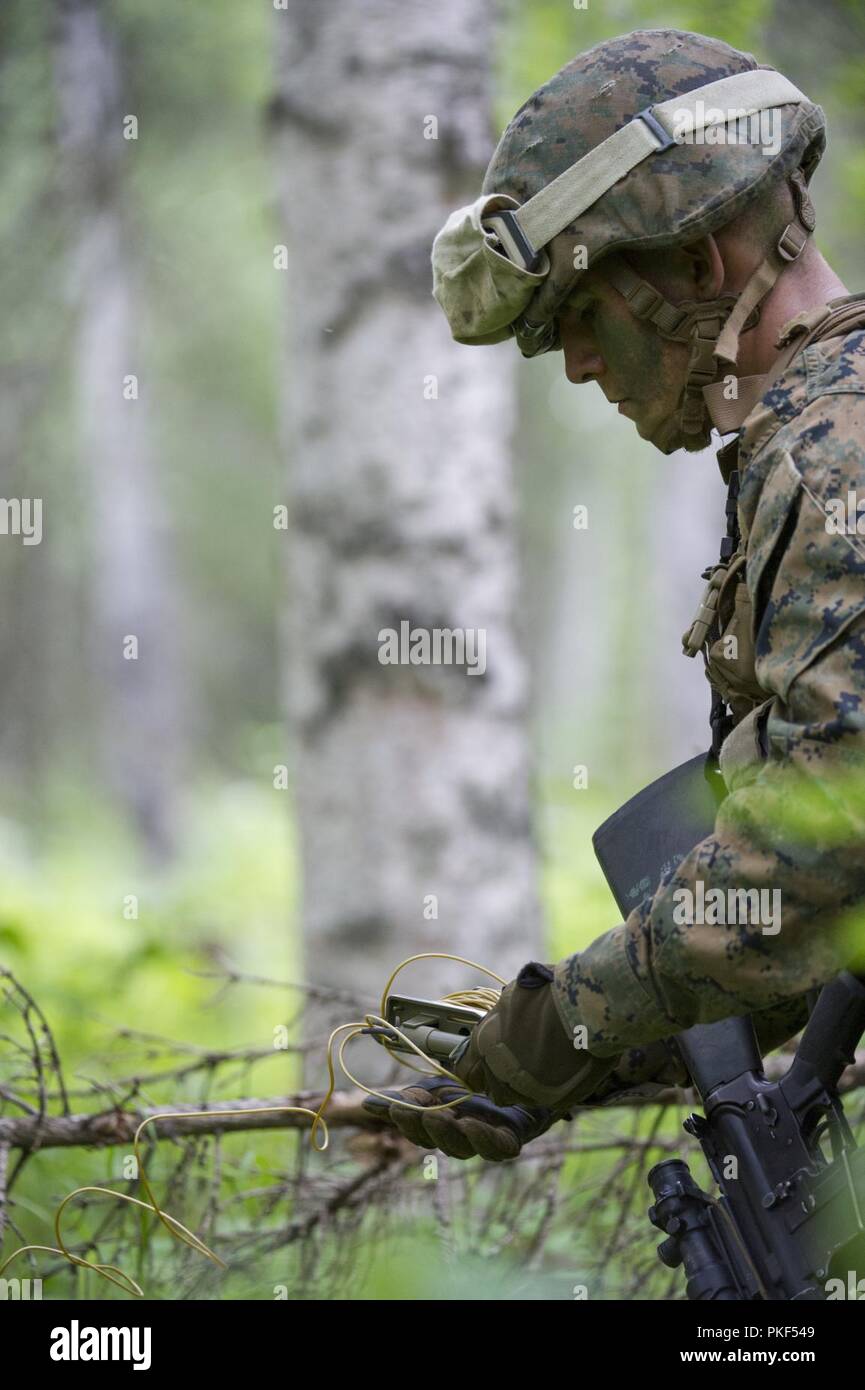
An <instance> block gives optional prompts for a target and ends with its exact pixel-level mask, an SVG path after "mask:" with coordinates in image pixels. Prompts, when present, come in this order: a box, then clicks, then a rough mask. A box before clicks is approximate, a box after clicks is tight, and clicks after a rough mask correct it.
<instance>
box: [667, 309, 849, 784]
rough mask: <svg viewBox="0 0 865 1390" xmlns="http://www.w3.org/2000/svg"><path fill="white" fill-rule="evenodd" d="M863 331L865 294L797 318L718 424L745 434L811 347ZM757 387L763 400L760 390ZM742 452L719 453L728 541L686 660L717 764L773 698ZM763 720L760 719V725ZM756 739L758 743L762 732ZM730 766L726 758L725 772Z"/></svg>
mask: <svg viewBox="0 0 865 1390" xmlns="http://www.w3.org/2000/svg"><path fill="white" fill-rule="evenodd" d="M857 328H865V294H858V295H851V296H847V297H845V298H844V299H841V300H832V301H830V303H829V304H825V305H822V306H821V307H820V308H818V309H813V310H810V311H808V312H806V313H803V314H800V315H798V316H797V317H796V318H794V319H791V320H790V322H789V323H787V324H785V326H784V329H783V332H782V334H781V336H780V338H779V339H778V344H777V345H778V346H779V347H782V348H784V349H785V350H784V351H783V352H782V353H781V356H780V357H779V358H778V359H776V361H775V363H774V364H773V366H772V368H771V369H770V371H769V372H768V373H767V374H766V376H764V377H761V378H759V379H758V378H749V379H748V380H749V382H750V383H753V386H752V388H751V390H750V391H749V398H750V399H748V400H747V401H744V402H740V408H739V412H738V415H739V418H738V420H736V416H735V413H734V410H735V407H733V408H732V409H728V410H726V413H724V412H723V411H722V410H721V408H720V407H717V409H716V412H715V413H716V414H717V415H718V416H719V417H721V418H719V419H716V423H718V424H719V425H720V427H721V428H722V430H724V429H727V428H731V427H733V428H738V427H740V426H741V425H742V424H743V423H744V419H745V417H746V416H747V415H748V414H750V412H751V410H752V409H753V407H754V405H755V404H756V401H757V400H759V398H760V397H761V396H762V395H764V394H765V392H766V391H768V389H769V387H770V386H771V385H772V383H773V382H774V381H775V380H776V379H777V378H778V377H779V376H780V375H781V373H782V372H783V371H784V370H785V369H786V368H787V366H789V364H790V362H791V361H792V359H793V358H794V357H795V356H796V355H797V354H798V353H800V352H801V351H803V350H804V349H805V348H806V347H808V346H809V345H810V344H811V343H814V342H819V341H822V340H824V339H827V338H836V337H840V336H844V335H846V334H847V333H851V332H852V331H853V330H854V329H857ZM757 383H759V393H758V394H756V393H755V389H754V387H756V386H757ZM755 394H756V399H755ZM779 427H780V422H778V424H776V425H775V428H774V429H771V430H770V431H769V432H768V433H767V434H766V437H765V438H761V439H760V448H761V449H762V448H763V447H765V444H766V443H767V442H768V440H769V439H771V436H772V434H774V433H775V432H776V430H777V429H778V428H779ZM738 453H739V439H738V437H737V438H736V439H734V440H733V441H732V443H730V444H727V445H725V446H724V448H722V449H720V450H719V451H718V455H717V457H718V466H719V468H720V470H721V475H722V477H723V478H724V481H725V482H726V483H727V506H726V516H727V534H726V536H725V537H724V538H723V540H722V542H721V554H720V559H719V561H718V563H717V564H715V565H711V566H709V567H708V569H705V570H704V571H703V576H702V577H703V578H704V579H705V580H707V585H706V590H705V592H704V594H703V597H702V599H701V600H700V605H699V607H698V609H697V612H696V613H695V615H694V618H693V621H692V622H691V623H690V625H689V627H688V629H687V631H686V632H685V634H684V636H683V638H682V649H683V651H684V653H685V655H686V656H690V657H694V656H696V655H697V653H698V652H702V654H703V660H704V662H705V668H706V677H707V679H708V681H709V684H710V685H711V687H712V707H711V714H710V722H711V726H712V748H711V753H712V755H713V757H715V758H716V759H717V758H719V757H720V753H721V746H722V744H723V743H724V742H725V740H726V739H727V738H728V737H729V734H730V733H731V731H732V730H733V729H734V728H736V727H738V726H739V725H741V724H742V722H743V721H744V720H746V719H748V717H749V716H751V715H754V714H755V712H756V711H758V710H759V709H760V707H761V706H763V705H765V706H767V707H768V705H769V704H770V703H771V698H767V694H766V691H765V690H764V689H763V688H762V686H760V685H759V684H758V682H757V675H756V671H755V653H754V622H753V613H752V608H751V597H750V594H749V592H748V586H747V583H746V552H747V547H748V536H747V535H746V534H745V535H743V534H742V532H741V529H740V519H739V509H738V495H739V471H738V468H737V463H738ZM757 717H758V716H756V715H755V720H756V718H757ZM754 739H756V740H757V742H758V743H759V733H758V731H757V730H756V729H755V731H754ZM751 741H752V742H753V741H754V740H751ZM724 762H725V759H723V758H722V759H721V765H722V770H723V767H724Z"/></svg>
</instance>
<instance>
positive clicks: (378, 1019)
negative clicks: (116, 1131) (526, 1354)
mask: <svg viewBox="0 0 865 1390" xmlns="http://www.w3.org/2000/svg"><path fill="white" fill-rule="evenodd" d="M416 960H452V961H456V962H457V963H458V964H460V965H470V966H471V967H472V969H474V970H480V971H481V973H482V974H484V975H489V976H490V978H491V979H493V980H498V982H499V984H500V985H505V984H506V983H507V981H506V980H503V979H502V977H501V975H497V974H496V973H495V971H494V970H488V969H487V968H486V966H484V965H478V964H477V962H476V961H472V960H467V959H466V958H465V956H453V955H450V954H449V952H447V951H422V952H420V953H419V954H418V955H415V956H408V957H407V958H406V960H404V961H401V962H400V964H399V965H398V966H397V967H396V969H395V970H394V972H393V974H392V975H391V977H390V979H389V980H388V982H387V984H386V985H385V987H384V991H383V993H382V997H381V1015H384V1013H385V1011H386V1009H387V999H388V995H389V994H390V991H391V987H392V985H393V982H394V980H395V979H396V977H397V975H399V973H400V971H402V970H403V969H404V968H405V967H406V966H407V965H411V964H412V962H413V961H416ZM498 999H499V991H498V990H496V989H491V988H490V987H489V986H487V985H477V986H475V987H474V988H473V989H467V990H458V991H457V992H456V993H454V994H446V995H445V996H444V1000H443V1002H445V1003H449V1004H465V1005H468V1006H470V1007H471V1008H475V1009H483V1010H484V1011H486V1012H488V1011H489V1010H490V1009H491V1008H493V1007H494V1006H495V1004H496V1003H497V1002H498ZM373 1027H375V1028H385V1029H387V1030H388V1031H389V1032H390V1033H392V1034H396V1035H397V1037H399V1038H400V1039H401V1040H402V1041H403V1042H404V1043H405V1044H406V1046H407V1047H409V1048H411V1050H412V1052H414V1053H416V1054H417V1055H418V1056H419V1057H421V1058H422V1059H423V1060H424V1061H425V1062H429V1063H431V1064H432V1067H433V1071H424V1070H422V1068H420V1067H418V1066H416V1065H415V1063H413V1062H411V1061H409V1060H407V1059H406V1058H405V1057H402V1056H401V1055H400V1054H399V1053H395V1052H393V1051H392V1049H391V1047H388V1044H387V1042H386V1041H385V1042H384V1044H383V1045H384V1046H385V1047H386V1048H387V1051H388V1052H389V1053H390V1055H391V1057H393V1058H395V1060H396V1061H398V1062H399V1063H400V1065H401V1066H404V1067H408V1068H410V1069H411V1070H412V1071H417V1072H421V1074H422V1075H423V1076H446V1077H448V1079H449V1080H451V1081H454V1082H456V1084H457V1085H458V1086H463V1087H464V1086H465V1082H463V1081H461V1080H460V1078H459V1077H458V1076H455V1075H454V1074H453V1072H450V1071H448V1069H447V1067H444V1066H442V1065H441V1063H440V1062H438V1061H436V1059H435V1058H434V1057H428V1056H427V1054H426V1053H425V1052H423V1051H422V1049H421V1048H419V1047H418V1046H417V1045H416V1043H414V1042H413V1041H412V1039H411V1038H408V1037H406V1035H405V1034H404V1033H403V1032H402V1031H401V1030H400V1029H399V1028H397V1027H395V1026H394V1024H392V1023H388V1022H387V1021H386V1020H385V1018H384V1017H383V1016H380V1015H379V1014H366V1016H365V1019H364V1022H363V1023H342V1024H340V1026H339V1027H338V1028H334V1030H333V1032H332V1033H331V1035H330V1037H329V1038H328V1040H327V1070H328V1088H327V1092H326V1094H325V1096H324V1099H323V1100H322V1102H321V1105H320V1106H319V1107H318V1110H310V1109H309V1108H308V1107H307V1106H305V1105H262V1106H258V1107H256V1108H255V1109H254V1110H243V1111H237V1110H185V1111H183V1114H182V1118H183V1119H193V1120H194V1119H209V1120H213V1119H236V1118H237V1115H238V1114H243V1115H309V1116H310V1118H311V1120H312V1125H311V1126H310V1131H309V1139H310V1143H311V1144H312V1147H313V1148H314V1149H315V1150H316V1151H317V1152H318V1153H324V1151H325V1149H326V1148H327V1146H328V1144H329V1143H330V1135H329V1132H328V1128H327V1123H326V1121H325V1119H324V1111H325V1109H326V1108H327V1106H328V1104H329V1103H330V1100H331V1098H332V1096H333V1093H334V1091H335V1089H336V1074H335V1072H334V1066H333V1045H334V1039H335V1038H336V1037H337V1035H338V1034H339V1033H346V1034H347V1035H346V1037H344V1038H343V1039H342V1042H341V1043H340V1045H339V1051H338V1053H337V1058H338V1061H339V1065H340V1067H341V1069H342V1071H343V1074H344V1075H345V1076H346V1077H347V1079H348V1080H349V1081H350V1082H351V1083H352V1085H354V1086H356V1087H357V1088H358V1089H359V1090H361V1091H364V1092H365V1093H366V1094H367V1095H369V1096H377V1097H378V1098H379V1099H381V1100H387V1101H390V1100H392V1099H393V1097H392V1096H386V1095H385V1094H384V1093H383V1092H382V1091H377V1090H375V1089H374V1088H373V1087H371V1086H366V1085H364V1083H363V1082H362V1081H358V1079H357V1077H356V1076H353V1075H352V1073H351V1072H350V1071H349V1069H348V1067H347V1066H346V1064H345V1057H344V1053H345V1048H346V1047H347V1045H348V1043H350V1042H351V1041H352V1039H353V1038H357V1037H360V1036H362V1035H365V1036H368V1035H369V1029H370V1028H373ZM471 1094H473V1093H472V1092H470V1091H468V1090H466V1094H465V1095H463V1096H457V1098H456V1100H450V1101H447V1102H446V1103H444V1104H442V1105H425V1106H424V1105H414V1104H412V1103H411V1102H409V1101H401V1102H400V1104H402V1105H405V1106H406V1108H407V1109H409V1110H423V1111H424V1112H425V1113H429V1112H430V1111H433V1110H450V1109H452V1108H453V1106H455V1105H459V1104H460V1103H461V1102H462V1101H464V1100H467V1099H468V1097H469V1095H471ZM178 1118H179V1117H178V1115H177V1113H176V1112H171V1111H166V1112H165V1113H162V1114H157V1115H148V1117H147V1119H146V1120H142V1122H141V1124H140V1125H139V1126H138V1128H137V1129H136V1131H135V1135H134V1138H133V1140H132V1149H133V1153H134V1154H135V1162H136V1168H137V1172H138V1176H139V1179H140V1181H141V1184H142V1186H143V1188H144V1191H145V1192H146V1193H147V1196H148V1197H149V1198H150V1200H149V1202H143V1201H141V1199H140V1198H139V1197H130V1196H129V1195H128V1194H127V1193H125V1192H115V1191H114V1189H113V1188H110V1187H90V1186H88V1187H76V1188H75V1190H74V1191H73V1192H70V1193H68V1195H67V1196H66V1197H64V1198H63V1201H62V1202H61V1203H60V1206H59V1207H58V1208H57V1211H56V1213H55V1216H54V1235H55V1238H56V1240H57V1245H56V1246H54V1245H22V1246H19V1248H18V1249H17V1250H13V1251H12V1254H11V1255H9V1256H8V1257H7V1258H6V1259H5V1260H4V1261H3V1263H2V1264H0V1277H2V1275H3V1273H4V1271H5V1270H7V1269H8V1268H9V1265H10V1264H11V1263H12V1261H13V1260H15V1259H17V1258H18V1256H19V1255H25V1254H27V1252H28V1251H36V1250H42V1251H45V1252H46V1253H48V1254H52V1255H62V1256H63V1258H64V1259H66V1260H68V1261H69V1263H70V1264H73V1265H79V1266H81V1268H83V1269H92V1270H94V1271H95V1273H97V1274H98V1275H99V1276H100V1278H102V1279H107V1280H108V1282H109V1283H111V1284H115V1285H116V1286H117V1287H118V1288H120V1289H123V1290H124V1292H126V1293H130V1294H132V1295H133V1297H135V1298H143V1297H144V1291H143V1289H142V1288H141V1287H140V1285H139V1284H137V1283H136V1282H135V1280H134V1279H133V1278H132V1277H131V1275H129V1274H125V1273H124V1271H123V1270H122V1269H119V1268H118V1266H117V1265H110V1264H100V1263H99V1262H98V1261H94V1260H84V1259H82V1258H81V1256H80V1255H75V1254H73V1252H72V1251H71V1250H69V1249H68V1247H67V1245H66V1243H65V1241H64V1239H63V1235H62V1233H61V1229H60V1223H61V1218H62V1216H63V1212H64V1211H65V1209H66V1207H67V1206H68V1205H69V1203H70V1202H72V1201H73V1200H74V1199H75V1198H76V1197H78V1196H80V1195H81V1193H84V1192H98V1193H100V1194H101V1195H103V1196H105V1197H116V1198H117V1200H118V1201H119V1202H129V1203H131V1205H132V1206H136V1207H141V1208H142V1209H143V1210H144V1211H152V1212H153V1214H154V1215H155V1216H156V1217H157V1218H158V1219H159V1221H160V1222H161V1224H162V1225H163V1226H164V1227H165V1229H166V1230H167V1231H168V1234H169V1235H170V1236H172V1237H173V1238H174V1239H175V1240H179V1241H181V1243H182V1244H183V1245H188V1246H189V1247H190V1248H191V1249H192V1250H197V1251H198V1252H199V1254H201V1255H205V1256H206V1257H207V1259H208V1260H212V1261H213V1263H214V1264H215V1265H218V1266H219V1267H220V1269H227V1268H228V1266H227V1265H226V1263H225V1261H224V1260H222V1259H220V1257H219V1256H218V1255H217V1254H215V1253H214V1251H212V1250H211V1249H210V1247H209V1246H208V1245H205V1243H204V1241H203V1240H201V1239H200V1238H199V1237H198V1236H197V1235H195V1234H194V1233H193V1232H192V1231H190V1230H188V1229H187V1227H186V1226H184V1225H183V1224H182V1223H181V1222H180V1221H178V1220H177V1218H176V1217H174V1216H172V1215H171V1214H170V1213H169V1212H167V1211H163V1209H162V1207H160V1205H159V1203H158V1201H157V1200H156V1196H155V1194H154V1192H153V1189H152V1187H151V1186H150V1182H149V1179H148V1177H147V1174H146V1173H145V1171H144V1164H143V1162H142V1160H141V1149H140V1140H141V1133H142V1130H144V1129H145V1128H146V1127H147V1125H151V1124H155V1123H156V1122H157V1121H158V1120H176V1119H178ZM319 1126H320V1127H321V1129H322V1130H323V1132H324V1142H323V1143H321V1144H318V1143H317V1142H316V1135H317V1133H318V1129H319Z"/></svg>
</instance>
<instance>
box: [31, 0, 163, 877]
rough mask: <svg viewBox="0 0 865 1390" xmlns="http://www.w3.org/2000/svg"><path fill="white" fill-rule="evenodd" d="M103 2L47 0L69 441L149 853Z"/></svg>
mask: <svg viewBox="0 0 865 1390" xmlns="http://www.w3.org/2000/svg"><path fill="white" fill-rule="evenodd" d="M107 13H108V12H107V11H106V9H105V7H104V5H103V4H102V3H100V0H57V19H58V24H57V56H56V73H57V91H58V107H59V122H60V129H59V144H60V150H61V155H62V158H63V161H64V168H63V172H64V176H65V177H64V190H65V200H66V205H67V207H66V211H67V214H69V223H70V225H71V226H73V227H74V229H75V230H74V238H75V239H74V241H73V248H72V256H71V264H70V281H71V285H72V294H73V298H74V301H75V308H76V310H77V314H78V334H79V342H78V380H77V386H78V405H79V410H80V421H81V431H80V444H81V448H82V452H83V455H84V461H85V472H86V474H87V475H88V476H89V481H90V498H89V503H90V506H89V518H88V519H89V523H90V525H89V537H88V539H89V541H90V543H91V545H92V562H93V569H92V575H93V587H92V614H91V631H92V644H91V654H92V660H93V674H94V676H95V677H96V680H95V681H94V715H95V722H96V724H97V727H98V733H97V735H96V744H97V755H98V758H99V761H100V763H101V768H102V771H103V774H104V776H105V780H106V782H107V784H108V786H109V787H110V788H111V790H112V791H113V793H114V794H115V796H116V797H117V799H118V800H119V802H120V804H121V805H122V806H123V808H124V809H125V810H126V812H127V813H128V814H129V816H130V817H131V819H132V820H133V822H134V823H135V824H136V825H137V827H138V829H139V830H140V831H141V833H142V835H143V837H144V840H145V843H146V844H147V845H148V846H149V847H150V849H151V850H152V851H154V852H155V853H156V854H158V855H161V854H164V853H165V852H166V851H167V850H168V849H169V848H170V842H171V798H172V783H173V777H174V768H175V766H176V756H177V746H176V744H177V739H176V734H177V728H176V715H177V691H176V686H175V672H174V668H173V662H172V652H171V645H172V637H173V634H172V617H171V612H170V604H169V587H168V578H167V574H166V558H167V557H166V553H165V546H164V536H163V520H162V518H161V517H160V499H159V493H158V487H157V484H156V481H155V479H154V475H153V458H152V453H151V448H150V442H149V438H148V429H147V411H148V409H149V408H150V407H151V405H152V393H151V392H150V391H149V383H148V382H147V380H146V376H145V375H144V374H143V369H142V361H141V357H140V343H139V332H138V327H139V318H140V302H139V300H138V295H137V288H136V283H135V270H134V241H133V239H132V237H131V236H130V234H129V228H128V226H127V225H126V222H125V220H124V215H123V169H124V165H125V161H126V160H127V159H134V157H135V151H136V148H137V146H136V144H135V143H134V142H133V141H132V140H127V139H124V133H123V132H124V118H125V117H126V116H128V115H134V113H130V112H128V111H127V110H126V109H125V106H124V101H123V84H122V74H121V64H120V59H119V55H118V51H117V44H116V38H115V35H114V34H113V32H112V31H111V29H110V27H109V25H110V21H109V19H108V18H107ZM127 128H128V129H129V127H127ZM132 377H135V378H136V379H137V385H135V384H134V383H132V381H131V378H132ZM136 392H137V393H138V395H137V398H135V393H136ZM130 639H135V641H136V642H137V651H136V648H135V646H134V645H133V644H132V642H131V640H130Z"/></svg>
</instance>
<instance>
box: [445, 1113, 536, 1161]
mask: <svg viewBox="0 0 865 1390" xmlns="http://www.w3.org/2000/svg"><path fill="white" fill-rule="evenodd" d="M460 1123H461V1126H462V1130H463V1133H464V1134H465V1136H466V1138H467V1139H468V1140H469V1141H470V1143H471V1145H472V1148H473V1149H474V1151H475V1153H477V1154H480V1156H481V1158H485V1159H486V1160H487V1162H488V1163H504V1162H505V1161H506V1160H507V1159H509V1158H516V1157H517V1156H518V1154H519V1152H520V1149H521V1147H522V1145H521V1144H520V1141H519V1139H518V1138H517V1136H516V1134H514V1132H513V1130H512V1129H508V1127H507V1125H490V1124H487V1123H486V1122H485V1121H484V1120H473V1119H471V1117H470V1116H464V1117H463V1119H462V1120H461V1122H460Z"/></svg>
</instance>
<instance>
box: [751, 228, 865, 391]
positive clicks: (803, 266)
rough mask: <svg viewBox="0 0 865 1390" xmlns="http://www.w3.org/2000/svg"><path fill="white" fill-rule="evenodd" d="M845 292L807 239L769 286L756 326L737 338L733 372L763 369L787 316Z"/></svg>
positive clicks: (771, 358)
mask: <svg viewBox="0 0 865 1390" xmlns="http://www.w3.org/2000/svg"><path fill="white" fill-rule="evenodd" d="M849 293H850V291H849V290H848V289H847V288H846V286H845V285H844V283H843V282H842V281H841V280H840V279H839V278H838V276H837V275H836V274H835V272H834V270H833V269H832V267H831V266H830V265H829V264H828V262H827V261H826V260H825V259H824V258H823V256H821V254H820V252H819V251H818V250H817V248H816V246H815V245H814V243H813V242H811V243H810V244H809V245H808V247H807V248H806V249H805V251H803V253H802V256H801V258H800V260H799V261H797V262H795V263H794V264H793V265H791V266H789V267H788V268H787V269H786V270H785V271H784V273H783V274H782V275H781V277H780V278H779V279H778V280H777V282H776V283H775V285H774V286H773V287H772V290H771V291H770V293H769V294H768V296H767V297H766V299H765V300H764V302H763V308H762V312H761V314H760V321H759V323H758V324H757V326H756V327H755V328H752V329H751V330H750V331H749V332H747V333H743V334H742V336H741V338H740V339H739V360H738V364H737V368H736V371H737V375H738V376H756V375H758V374H760V373H762V372H767V371H768V370H769V368H770V367H771V365H772V363H773V362H774V360H775V358H776V357H777V356H778V349H777V348H776V346H775V340H776V339H777V337H778V334H779V333H780V331H781V328H782V327H783V325H784V324H785V323H786V322H787V320H788V319H792V318H795V316H796V314H801V313H804V312H805V311H806V310H808V309H816V308H817V307H818V306H819V305H821V304H825V303H826V301H827V300H828V299H838V298H839V297H841V296H843V295H846V294H849Z"/></svg>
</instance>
